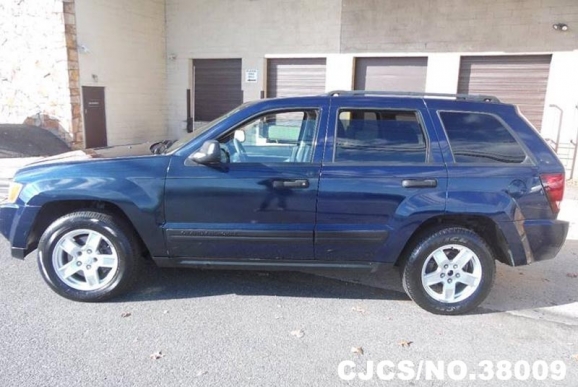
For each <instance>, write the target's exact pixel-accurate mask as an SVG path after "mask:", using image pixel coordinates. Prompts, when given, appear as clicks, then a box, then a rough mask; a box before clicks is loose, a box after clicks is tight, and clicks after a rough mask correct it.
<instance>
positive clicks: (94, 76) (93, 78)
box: [92, 74, 98, 83]
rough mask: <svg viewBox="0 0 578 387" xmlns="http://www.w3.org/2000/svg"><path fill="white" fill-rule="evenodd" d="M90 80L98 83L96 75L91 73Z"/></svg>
mask: <svg viewBox="0 0 578 387" xmlns="http://www.w3.org/2000/svg"><path fill="white" fill-rule="evenodd" d="M92 80H93V81H94V83H98V75H96V74H92Z"/></svg>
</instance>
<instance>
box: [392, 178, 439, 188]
mask: <svg viewBox="0 0 578 387" xmlns="http://www.w3.org/2000/svg"><path fill="white" fill-rule="evenodd" d="M401 186H402V187H403V188H435V187H437V186H438V181H437V180H436V179H405V180H402V181H401Z"/></svg>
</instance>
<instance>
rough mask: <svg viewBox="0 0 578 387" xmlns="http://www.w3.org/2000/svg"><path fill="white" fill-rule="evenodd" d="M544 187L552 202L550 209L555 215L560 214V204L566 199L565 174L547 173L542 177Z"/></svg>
mask: <svg viewBox="0 0 578 387" xmlns="http://www.w3.org/2000/svg"><path fill="white" fill-rule="evenodd" d="M540 180H541V181H542V186H543V187H544V191H545V192H546V197H547V198H548V201H549V202H550V207H552V211H554V213H555V214H557V213H558V212H560V203H561V202H562V199H563V198H564V183H565V180H564V174H563V173H547V174H543V175H540Z"/></svg>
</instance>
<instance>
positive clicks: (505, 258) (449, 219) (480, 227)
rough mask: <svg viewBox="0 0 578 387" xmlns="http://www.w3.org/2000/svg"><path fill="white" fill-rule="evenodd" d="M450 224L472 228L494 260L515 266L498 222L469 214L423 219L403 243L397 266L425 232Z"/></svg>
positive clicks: (450, 225) (449, 225)
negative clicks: (488, 248) (490, 251)
mask: <svg viewBox="0 0 578 387" xmlns="http://www.w3.org/2000/svg"><path fill="white" fill-rule="evenodd" d="M452 226H454V227H464V228H467V229H469V230H472V231H473V232H475V233H476V234H478V235H479V236H480V237H481V238H483V239H484V240H485V241H486V243H487V244H488V245H489V246H490V248H491V249H492V253H493V255H494V257H495V259H496V260H498V261H499V262H502V263H504V264H506V265H509V266H515V264H514V260H513V258H512V254H511V251H510V249H509V247H508V243H507V241H506V238H505V236H504V234H503V232H502V230H500V227H499V226H498V224H497V223H496V222H495V221H494V220H492V219H491V218H490V217H488V216H484V215H470V214H468V215H439V216H434V217H431V218H429V219H427V220H426V221H424V222H423V223H422V224H421V225H420V226H419V227H418V228H417V229H416V230H415V231H414V232H413V233H412V235H411V236H410V238H409V239H408V240H407V242H406V243H405V245H404V247H403V249H402V252H401V254H400V255H399V257H398V258H397V260H396V262H395V265H396V266H399V265H400V264H401V263H402V262H403V260H404V259H407V257H408V256H409V254H411V251H412V250H413V248H414V246H415V244H416V243H418V241H419V240H421V239H422V238H423V237H424V235H425V234H427V233H432V232H435V231H434V230H438V229H441V228H447V227H452Z"/></svg>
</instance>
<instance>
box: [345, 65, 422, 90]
mask: <svg viewBox="0 0 578 387" xmlns="http://www.w3.org/2000/svg"><path fill="white" fill-rule="evenodd" d="M426 74H427V58H423V57H411V58H410V57H405V58H356V59H355V90H378V91H379V90H384V91H417V92H423V91H425V80H426Z"/></svg>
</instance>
